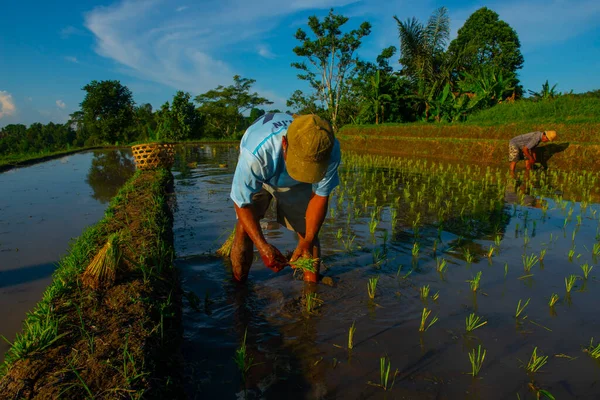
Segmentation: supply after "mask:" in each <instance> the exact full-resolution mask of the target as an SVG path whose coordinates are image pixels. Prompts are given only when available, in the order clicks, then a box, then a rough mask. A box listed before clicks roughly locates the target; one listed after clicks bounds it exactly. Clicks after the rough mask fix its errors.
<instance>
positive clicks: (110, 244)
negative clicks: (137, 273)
mask: <svg viewBox="0 0 600 400" xmlns="http://www.w3.org/2000/svg"><path fill="white" fill-rule="evenodd" d="M119 238H120V236H119V234H118V233H114V234H112V235H110V236H109V237H108V240H107V242H106V244H105V245H104V246H103V247H102V248H101V249H100V250H99V251H98V253H97V254H96V256H94V258H93V259H92V261H91V262H90V264H89V265H88V266H87V268H86V269H85V271H84V273H83V275H82V276H81V282H82V283H83V285H84V286H85V287H88V288H91V289H93V290H99V289H106V288H109V287H111V286H112V285H113V284H114V282H115V278H116V275H117V269H118V268H119V263H120V261H121V249H120V244H119V241H120V240H119Z"/></svg>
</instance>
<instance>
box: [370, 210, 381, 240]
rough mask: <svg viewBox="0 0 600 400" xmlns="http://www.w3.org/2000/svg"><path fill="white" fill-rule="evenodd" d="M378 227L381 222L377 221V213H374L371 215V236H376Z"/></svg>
mask: <svg viewBox="0 0 600 400" xmlns="http://www.w3.org/2000/svg"><path fill="white" fill-rule="evenodd" d="M377 225H379V221H378V220H377V211H373V212H372V213H371V221H370V222H369V232H371V235H373V234H375V229H377Z"/></svg>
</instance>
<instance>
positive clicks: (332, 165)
mask: <svg viewBox="0 0 600 400" xmlns="http://www.w3.org/2000/svg"><path fill="white" fill-rule="evenodd" d="M341 158H342V153H341V150H340V142H338V141H337V140H336V141H335V144H334V146H333V149H332V151H331V159H330V160H329V166H328V167H327V172H326V173H325V177H324V178H323V179H322V180H321V181H320V182H318V183H314V184H313V192H315V194H316V195H318V196H322V197H327V196H329V195H330V194H331V192H332V191H333V189H335V188H336V187H337V186H338V185H339V184H340V177H339V174H338V167H339V166H340V161H341Z"/></svg>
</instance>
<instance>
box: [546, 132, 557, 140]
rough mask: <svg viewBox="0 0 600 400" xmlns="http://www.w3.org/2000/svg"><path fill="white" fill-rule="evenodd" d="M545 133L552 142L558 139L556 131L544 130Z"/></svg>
mask: <svg viewBox="0 0 600 400" xmlns="http://www.w3.org/2000/svg"><path fill="white" fill-rule="evenodd" d="M544 133H545V134H546V137H547V138H548V140H549V141H551V142H552V141H553V140H554V139H556V131H544Z"/></svg>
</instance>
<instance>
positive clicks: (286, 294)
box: [174, 146, 600, 399]
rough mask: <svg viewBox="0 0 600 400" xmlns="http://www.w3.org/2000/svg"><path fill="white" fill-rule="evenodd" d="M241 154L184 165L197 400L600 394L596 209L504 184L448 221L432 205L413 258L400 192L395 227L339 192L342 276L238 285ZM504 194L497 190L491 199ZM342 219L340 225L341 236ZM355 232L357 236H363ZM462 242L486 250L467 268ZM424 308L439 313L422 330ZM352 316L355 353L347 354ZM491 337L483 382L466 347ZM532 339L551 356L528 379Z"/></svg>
mask: <svg viewBox="0 0 600 400" xmlns="http://www.w3.org/2000/svg"><path fill="white" fill-rule="evenodd" d="M236 159H237V151H236V149H235V147H221V146H218V147H215V146H204V147H203V148H199V147H196V148H187V149H186V150H185V151H184V152H182V153H180V159H179V162H178V166H177V167H176V168H175V171H174V174H175V179H176V185H175V186H176V195H177V204H178V206H177V211H176V213H175V245H176V250H177V261H176V262H177V265H178V267H179V268H180V269H181V274H182V280H183V288H184V290H185V291H186V292H187V298H188V301H186V302H185V307H184V336H185V344H184V348H183V354H184V357H185V359H186V375H187V378H188V379H187V380H188V382H189V383H188V386H187V392H188V395H189V398H192V399H196V398H197V399H201V398H217V397H219V398H267V399H271V398H273V399H279V398H284V397H285V398H299V399H315V398H327V399H334V398H338V399H355V398H387V399H455V398H456V399H463V398H469V399H504V398H506V399H514V398H517V394H519V396H520V398H521V399H527V398H535V396H536V394H535V392H534V389H532V388H536V387H537V388H538V389H540V388H541V389H545V390H548V391H549V392H550V393H552V394H553V395H554V396H555V398H557V399H564V398H579V399H597V398H600V382H599V379H600V365H599V363H598V362H597V361H595V360H593V359H592V358H591V357H589V356H588V355H587V354H586V353H584V352H583V351H582V349H583V348H584V347H586V346H587V345H588V344H589V342H590V339H591V337H593V336H596V341H595V343H597V342H598V341H600V334H598V332H600V316H599V315H600V314H599V313H598V312H597V310H598V306H597V304H598V301H600V288H599V282H598V279H597V278H596V276H597V273H598V269H597V268H598V266H597V260H596V259H595V258H594V257H593V256H592V254H591V251H592V246H593V244H594V243H595V242H597V241H598V240H600V238H599V237H598V227H599V226H598V223H599V220H598V214H597V212H598V210H600V206H599V205H598V204H587V205H584V206H583V207H582V206H581V204H580V203H569V204H568V206H564V204H563V203H561V202H555V201H554V200H553V199H546V200H547V201H548V205H549V208H548V211H547V213H546V214H545V215H544V212H543V211H542V209H540V208H539V204H540V202H539V199H538V200H537V201H535V199H534V197H533V196H531V195H529V194H528V195H527V196H525V199H524V202H525V203H528V204H530V205H529V206H527V205H523V206H519V205H515V204H513V202H514V200H515V199H516V197H517V196H515V194H514V193H513V192H511V191H510V190H509V191H508V192H507V193H506V194H503V193H500V197H501V198H502V197H503V198H504V199H505V200H504V201H505V203H504V205H503V207H501V208H500V209H499V210H497V211H494V212H492V213H489V214H475V213H474V214H468V213H467V214H464V215H463V214H461V215H459V214H458V212H457V213H456V215H453V216H451V218H450V220H449V221H448V222H447V223H446V224H445V227H444V228H443V229H442V230H438V228H437V227H434V226H432V225H430V224H428V222H427V221H429V220H430V218H429V217H430V216H429V215H424V216H423V220H424V225H423V226H422V227H421V228H420V234H419V235H420V236H419V239H418V241H419V243H420V246H421V250H420V252H419V255H418V257H413V256H412V255H411V250H412V247H413V243H414V241H415V240H414V236H415V235H414V231H413V230H412V229H411V222H410V218H409V214H410V213H409V212H408V211H406V209H408V205H407V204H404V203H403V202H401V203H400V206H399V207H398V208H399V212H398V217H397V218H398V221H397V223H396V224H395V229H392V225H391V210H390V208H389V207H388V206H387V205H386V204H385V202H383V203H382V202H381V201H380V202H379V205H383V206H384V207H383V210H382V213H381V222H380V224H379V226H378V227H377V229H376V231H375V234H374V235H371V233H370V232H369V227H368V225H369V221H370V217H369V214H370V212H369V211H367V212H365V213H361V214H359V215H358V217H356V218H355V217H354V216H353V215H351V216H350V217H349V216H348V211H347V210H348V207H347V206H348V201H347V200H342V201H338V198H339V191H338V192H337V194H336V195H334V196H333V197H332V199H331V202H330V213H329V216H328V218H327V221H326V223H325V225H324V228H323V230H322V233H321V240H322V243H323V261H324V263H325V265H326V267H327V268H326V269H325V271H324V274H325V275H326V276H328V277H331V278H332V279H333V281H334V285H333V286H332V287H330V286H327V285H325V284H323V283H320V284H318V285H316V286H307V285H305V284H304V283H303V282H301V281H299V280H297V279H295V278H294V276H293V273H292V271H291V270H290V269H289V268H287V269H284V270H283V271H282V272H280V273H279V274H273V273H271V272H270V271H269V270H268V269H266V268H265V267H264V266H262V264H261V262H260V261H258V260H255V263H254V264H253V267H252V270H251V272H250V278H249V282H248V283H247V284H245V285H237V284H234V283H232V281H231V271H230V268H229V266H228V265H227V263H225V262H223V260H222V259H220V258H217V257H215V256H214V255H213V254H214V251H215V250H216V249H217V248H218V247H219V245H220V244H221V243H222V241H223V240H224V239H225V237H226V236H227V234H228V233H229V231H230V229H231V228H232V226H233V224H234V223H235V215H234V212H233V209H232V207H233V206H232V202H231V200H230V199H229V190H230V183H231V179H232V176H233V171H234V167H235V163H236ZM343 168H347V166H344V167H343ZM384 172H385V173H386V174H394V172H393V171H392V172H390V171H387V172H386V171H382V172H381V173H382V174H383V173H384ZM344 175H345V178H344V179H345V180H346V181H347V185H349V184H350V183H349V182H350V181H352V180H356V179H361V175H360V174H353V173H345V174H344ZM397 176H398V177H399V179H400V184H399V186H398V188H397V189H394V190H396V191H397V193H396V194H397V195H398V196H402V189H403V188H406V187H407V185H408V183H409V182H410V183H412V184H413V186H414V185H415V183H419V184H420V183H421V182H424V181H425V180H426V179H427V175H426V174H425V173H423V174H421V173H419V174H399V175H397ZM359 187H360V188H361V190H368V189H369V184H365V185H361V183H360V182H359ZM426 193H429V192H427V191H426ZM497 196H498V193H497V192H494V190H493V189H490V191H489V193H488V192H486V193H484V201H485V202H487V201H488V200H489V199H492V198H497ZM377 197H378V198H379V199H381V198H384V197H385V196H383V194H382V193H377ZM389 197H390V198H394V196H389ZM428 200H429V199H428V198H426V199H425V202H427V201H428ZM531 205H534V206H537V207H532V206H531ZM571 207H572V208H573V209H574V211H573V214H572V218H571V219H570V221H569V222H568V223H567V224H566V226H565V224H564V220H565V218H566V215H567V214H568V210H569V209H570V208H571ZM331 209H333V210H334V213H335V216H333V215H332V213H331ZM577 215H580V216H581V223H580V224H579V225H578V221H577V219H576V216H577ZM274 220H275V216H274V215H272V214H271V215H267V218H266V220H263V221H262V226H263V230H264V231H265V234H266V236H267V238H268V240H269V241H270V242H271V243H272V244H274V245H275V246H277V247H278V248H279V249H280V250H282V251H291V250H293V249H294V246H295V239H294V235H293V234H292V233H290V232H288V231H287V230H285V229H282V228H280V227H279V226H278V225H277V224H276V223H275V222H274ZM348 221H349V222H348ZM563 226H565V228H564V229H563ZM340 228H341V229H342V232H343V235H344V236H343V238H342V239H337V238H336V236H337V233H338V230H339V229H340ZM574 231H575V238H574V239H573V232H574ZM386 232H387V233H386ZM497 233H499V234H500V239H501V240H500V245H499V252H498V253H497V254H495V255H494V256H493V257H492V258H491V260H490V259H488V258H487V256H486V253H487V250H488V248H489V246H490V245H491V244H493V243H494V238H495V235H496V234H497ZM350 235H352V236H355V239H354V241H353V242H352V244H351V245H350V244H349V243H348V238H349V237H351V236H350ZM386 235H387V239H386V240H385V243H384V238H385V237H386ZM436 238H437V243H435V247H436V251H435V253H434V251H433V248H434V241H435V239H436ZM344 241H346V243H345V244H344ZM573 245H574V246H575V247H574V250H575V254H574V257H573V258H572V260H569V256H568V253H569V250H570V249H571V248H573ZM543 248H545V249H547V253H546V256H545V258H544V262H543V263H537V264H536V265H535V266H534V267H533V268H532V269H531V271H530V272H529V273H525V272H524V268H523V259H522V256H523V255H530V254H532V253H535V254H538V255H539V253H540V251H541V249H543ZM466 249H468V250H469V252H470V253H471V254H472V255H473V256H474V260H473V261H472V262H471V263H468V262H467V261H466V260H465V250H466ZM382 254H385V256H382ZM578 255H579V256H578ZM436 256H441V257H443V258H445V259H446V260H447V261H448V270H447V272H446V273H445V274H443V276H440V274H438V272H437V271H436V268H435V266H436V260H435V257H436ZM382 257H383V258H382ZM577 257H578V258H577ZM584 263H589V264H590V265H595V266H596V268H595V269H594V270H593V271H592V272H591V274H590V276H589V278H588V279H587V280H584V279H583V278H581V276H582V275H583V273H582V271H581V269H580V265H581V264H584ZM478 272H482V277H481V286H480V289H479V291H478V292H477V293H476V294H473V292H472V291H471V289H470V287H469V283H467V282H466V281H467V280H470V279H472V278H473V277H474V276H475V275H476V274H477V273H478ZM570 274H575V275H578V276H580V278H579V279H578V280H577V283H576V285H575V287H574V288H573V290H572V292H571V295H570V296H569V297H567V296H565V284H564V278H565V277H566V276H568V275H570ZM375 276H378V277H379V283H378V285H377V290H376V296H375V299H374V300H370V299H369V297H368V295H367V287H366V286H367V281H368V279H369V278H370V277H375ZM424 285H429V286H430V293H431V294H430V297H431V296H432V295H433V294H435V293H439V298H438V299H437V300H436V301H434V300H432V299H431V298H429V299H427V300H422V299H421V298H420V295H419V288H420V287H422V286H424ZM309 292H316V293H318V296H319V298H320V299H321V300H322V301H323V303H322V304H321V305H320V307H319V308H318V309H317V310H316V311H315V312H314V313H312V314H308V313H306V311H304V301H303V297H304V295H305V294H306V293H309ZM552 293H557V294H558V295H559V296H560V298H561V300H560V301H559V302H558V303H557V305H556V306H555V307H554V308H553V309H551V308H550V307H548V305H547V302H548V299H549V297H550V296H551V294H552ZM520 299H521V300H522V301H523V302H526V301H527V300H528V299H530V301H529V304H528V306H527V308H526V309H525V311H524V313H523V314H522V317H523V316H525V315H527V318H521V319H519V320H516V319H515V318H514V313H515V308H516V306H517V303H518V301H519V300H520ZM424 307H427V308H428V309H431V310H432V317H433V316H434V315H435V316H437V317H438V318H439V320H438V321H437V322H436V323H435V324H434V325H432V326H431V327H430V328H429V330H427V331H426V332H424V333H420V332H419V325H420V322H421V315H422V311H423V308H424ZM471 313H476V314H477V315H478V316H481V317H482V318H483V319H484V320H485V321H487V324H486V325H485V326H483V327H481V328H479V329H477V330H475V331H473V332H472V333H470V334H466V332H465V318H466V317H467V316H468V315H469V314H471ZM353 322H354V323H355V326H356V333H355V336H354V349H353V350H352V351H351V352H349V351H348V350H347V349H346V347H347V343H348V329H349V328H350V326H351V325H352V323H353ZM246 330H247V340H246V342H247V343H246V344H247V348H248V353H249V356H250V357H252V361H251V362H250V364H251V365H252V366H251V368H250V370H249V372H248V375H247V377H246V380H245V382H244V381H243V380H242V375H241V373H240V371H239V370H238V368H237V366H236V365H235V363H234V361H233V357H234V355H235V351H236V349H238V348H239V346H240V343H241V342H242V340H243V337H244V333H245V331H246ZM479 345H481V346H482V348H483V349H485V350H486V351H487V353H486V357H485V360H484V363H483V367H482V369H481V373H480V375H479V377H477V378H473V377H472V376H470V375H469V374H468V373H469V372H470V371H471V366H470V363H469V352H470V351H472V350H473V349H474V348H477V346H479ZM535 347H537V348H538V354H539V353H542V354H543V355H544V356H548V363H547V364H546V365H545V366H544V367H543V368H542V369H541V371H540V372H538V373H536V374H534V375H528V374H527V372H526V371H525V369H523V368H522V364H523V363H525V364H526V363H527V362H528V361H529V359H530V357H531V354H532V351H533V349H534V348H535ZM380 357H388V359H389V360H390V362H391V372H390V378H389V386H391V384H392V375H394V371H397V374H396V377H395V382H394V386H393V388H391V390H390V389H389V388H388V390H384V389H383V388H381V387H378V386H377V384H379V383H380V371H379V369H380Z"/></svg>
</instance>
